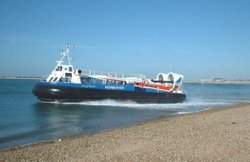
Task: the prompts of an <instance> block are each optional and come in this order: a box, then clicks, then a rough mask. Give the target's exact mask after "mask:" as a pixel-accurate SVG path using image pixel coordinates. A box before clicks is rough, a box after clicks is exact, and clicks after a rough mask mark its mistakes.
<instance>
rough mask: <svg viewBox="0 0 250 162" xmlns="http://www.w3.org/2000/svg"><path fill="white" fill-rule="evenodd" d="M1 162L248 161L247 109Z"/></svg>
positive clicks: (32, 150) (74, 141)
mask: <svg viewBox="0 0 250 162" xmlns="http://www.w3.org/2000/svg"><path fill="white" fill-rule="evenodd" d="M0 161H250V104H242V105H238V106H232V107H227V108H219V109H211V110H206V111H202V112H197V113H191V114H185V115H178V116H172V117H160V118H158V119H155V120H152V121H148V122H145V123H142V124H138V125H135V126H130V127H127V128H121V129H116V130H110V131H106V132H102V133H97V134H91V135H84V136H74V137H67V138H63V139H58V140H55V141H48V142H41V143H37V144H31V145H26V146H20V147H16V148H11V149H4V150H1V151H0Z"/></svg>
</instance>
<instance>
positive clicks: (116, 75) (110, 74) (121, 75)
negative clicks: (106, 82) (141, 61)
mask: <svg viewBox="0 0 250 162" xmlns="http://www.w3.org/2000/svg"><path fill="white" fill-rule="evenodd" d="M82 74H85V75H94V76H96V75H103V76H107V77H112V78H133V77H136V78H141V79H146V76H145V75H143V74H133V73H116V72H102V71H92V70H82Z"/></svg>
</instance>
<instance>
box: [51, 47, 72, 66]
mask: <svg viewBox="0 0 250 162" xmlns="http://www.w3.org/2000/svg"><path fill="white" fill-rule="evenodd" d="M75 47H76V46H75V44H73V45H69V43H67V45H66V47H65V48H63V49H62V51H61V55H62V58H61V59H60V60H59V61H56V62H57V66H59V65H62V63H63V60H64V59H66V61H67V63H68V65H72V64H71V61H72V60H73V58H72V57H71V56H70V49H71V48H75Z"/></svg>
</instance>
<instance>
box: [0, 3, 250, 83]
mask: <svg viewBox="0 0 250 162" xmlns="http://www.w3.org/2000/svg"><path fill="white" fill-rule="evenodd" d="M0 20H1V23H0V57H1V59H0V76H45V75H48V74H49V73H50V72H51V70H53V68H54V66H55V65H56V60H59V59H60V57H61V55H60V52H61V49H62V48H63V47H65V45H66V44H67V43H71V44H76V48H74V49H72V50H71V54H72V55H73V56H74V62H73V64H74V65H75V67H77V68H79V69H83V70H89V69H91V70H96V71H107V72H118V73H139V74H145V75H147V76H149V77H156V75H157V73H159V72H164V73H168V72H175V73H180V74H183V75H184V78H185V79H186V80H197V79H207V78H211V77H222V78H225V79H250V67H249V64H250V61H249V60H250V1H249V0H42V1H38V0H22V1H20V0H1V1H0Z"/></svg>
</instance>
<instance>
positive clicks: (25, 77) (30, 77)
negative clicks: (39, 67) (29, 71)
mask: <svg viewBox="0 0 250 162" xmlns="http://www.w3.org/2000/svg"><path fill="white" fill-rule="evenodd" d="M0 79H13V80H15V79H20V80H41V79H42V77H33V76H0Z"/></svg>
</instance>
